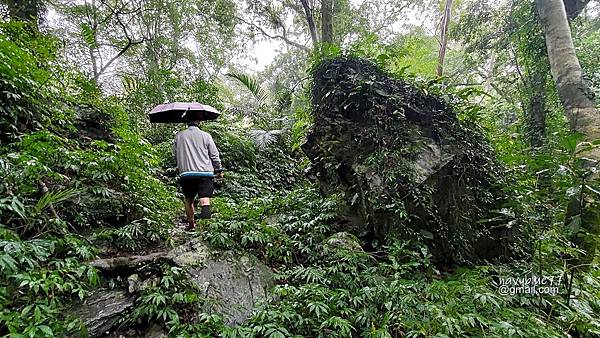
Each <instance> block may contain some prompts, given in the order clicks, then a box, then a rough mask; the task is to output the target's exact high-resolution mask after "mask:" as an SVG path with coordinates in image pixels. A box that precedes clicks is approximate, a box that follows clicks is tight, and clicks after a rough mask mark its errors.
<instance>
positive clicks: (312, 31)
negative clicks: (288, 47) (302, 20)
mask: <svg viewBox="0 0 600 338" xmlns="http://www.w3.org/2000/svg"><path fill="white" fill-rule="evenodd" d="M300 2H301V3H302V7H304V13H305V14H306V23H307V24H308V29H309V30H310V38H311V40H312V44H313V47H315V46H316V45H317V44H318V43H319V38H318V37H317V28H316V26H315V19H314V17H313V11H312V9H311V8H310V6H309V4H308V0H300Z"/></svg>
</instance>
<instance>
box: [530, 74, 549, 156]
mask: <svg viewBox="0 0 600 338" xmlns="http://www.w3.org/2000/svg"><path fill="white" fill-rule="evenodd" d="M530 81H531V83H530V90H531V94H530V95H529V102H528V107H527V129H528V130H527V133H528V136H529V142H530V144H531V147H532V148H533V149H536V148H540V147H542V146H543V145H544V140H545V139H546V77H545V76H544V74H541V73H539V72H535V73H534V74H532V77H531V78H530Z"/></svg>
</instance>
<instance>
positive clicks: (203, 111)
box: [148, 102, 221, 123]
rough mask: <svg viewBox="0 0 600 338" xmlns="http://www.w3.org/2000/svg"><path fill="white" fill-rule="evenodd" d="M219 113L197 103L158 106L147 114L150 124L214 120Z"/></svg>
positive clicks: (175, 103)
mask: <svg viewBox="0 0 600 338" xmlns="http://www.w3.org/2000/svg"><path fill="white" fill-rule="evenodd" d="M219 115H221V113H219V111H218V110H216V109H215V108H213V107H211V106H209V105H207V104H200V103H197V102H173V103H165V104H159V105H158V106H156V107H154V109H152V110H151V111H150V113H148V117H149V118H150V123H185V122H188V121H193V120H197V121H208V120H216V119H217V117H219Z"/></svg>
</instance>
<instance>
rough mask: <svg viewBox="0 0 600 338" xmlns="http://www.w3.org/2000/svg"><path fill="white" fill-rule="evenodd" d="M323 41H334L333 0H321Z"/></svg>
mask: <svg viewBox="0 0 600 338" xmlns="http://www.w3.org/2000/svg"><path fill="white" fill-rule="evenodd" d="M321 41H323V42H326V43H333V0H321Z"/></svg>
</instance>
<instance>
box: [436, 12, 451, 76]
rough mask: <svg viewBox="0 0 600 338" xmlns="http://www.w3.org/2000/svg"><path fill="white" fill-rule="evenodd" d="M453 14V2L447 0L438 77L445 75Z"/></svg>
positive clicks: (441, 31)
mask: <svg viewBox="0 0 600 338" xmlns="http://www.w3.org/2000/svg"><path fill="white" fill-rule="evenodd" d="M451 13H452V0H446V6H445V9H444V15H443V16H442V23H441V25H440V26H441V27H440V52H439V54H438V66H437V75H438V76H442V74H443V73H444V58H445V57H446V48H447V47H448V27H449V26H450V15H451Z"/></svg>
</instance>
